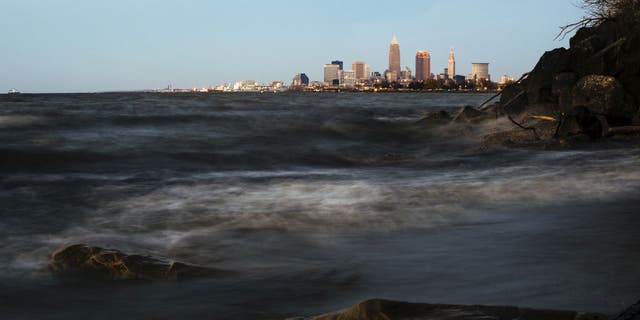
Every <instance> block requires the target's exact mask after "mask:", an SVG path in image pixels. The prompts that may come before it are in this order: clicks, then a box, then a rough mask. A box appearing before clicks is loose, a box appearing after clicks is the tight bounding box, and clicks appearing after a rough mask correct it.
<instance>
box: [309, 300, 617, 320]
mask: <svg viewBox="0 0 640 320" xmlns="http://www.w3.org/2000/svg"><path fill="white" fill-rule="evenodd" d="M298 319H309V320H369V319H370V320H413V319H425V320H426V319H430V320H480V319H482V320H513V319H518V320H606V319H607V317H606V316H604V315H602V314H597V313H580V312H576V311H561V310H537V309H530V308H517V307H491V306H463V305H447V304H427V303H409V302H398V301H389V300H367V301H364V302H361V303H359V304H357V305H355V306H353V307H351V308H348V309H344V310H341V311H338V312H334V313H329V314H325V315H320V316H316V317H310V318H298Z"/></svg>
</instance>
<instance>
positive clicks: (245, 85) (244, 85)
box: [233, 80, 258, 92]
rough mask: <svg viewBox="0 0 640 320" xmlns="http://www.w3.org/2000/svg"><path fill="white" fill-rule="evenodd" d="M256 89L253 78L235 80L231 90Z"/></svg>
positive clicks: (256, 83)
mask: <svg viewBox="0 0 640 320" xmlns="http://www.w3.org/2000/svg"><path fill="white" fill-rule="evenodd" d="M257 90H258V82H257V81H254V80H245V81H239V82H236V83H235V84H234V85H233V91H246V92H250V91H257Z"/></svg>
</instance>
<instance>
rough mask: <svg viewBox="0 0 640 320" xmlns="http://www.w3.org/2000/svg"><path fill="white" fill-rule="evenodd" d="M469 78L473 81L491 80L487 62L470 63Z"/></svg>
mask: <svg viewBox="0 0 640 320" xmlns="http://www.w3.org/2000/svg"><path fill="white" fill-rule="evenodd" d="M471 80H474V81H480V80H491V75H489V64H488V63H477V62H474V63H472V64H471Z"/></svg>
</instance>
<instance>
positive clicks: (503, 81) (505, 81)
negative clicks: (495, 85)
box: [500, 74, 516, 84]
mask: <svg viewBox="0 0 640 320" xmlns="http://www.w3.org/2000/svg"><path fill="white" fill-rule="evenodd" d="M515 81H516V79H514V78H512V77H510V76H508V75H506V74H505V75H503V76H502V77H500V84H509V83H512V82H515Z"/></svg>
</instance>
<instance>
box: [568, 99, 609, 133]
mask: <svg viewBox="0 0 640 320" xmlns="http://www.w3.org/2000/svg"><path fill="white" fill-rule="evenodd" d="M608 132H609V124H608V122H607V120H606V118H605V117H603V116H600V115H596V114H594V113H593V112H591V110H590V109H589V108H587V107H585V106H577V107H575V108H573V109H572V110H571V111H570V112H569V113H568V114H567V115H566V116H565V117H564V118H563V119H562V122H561V123H560V126H559V128H558V137H559V138H567V137H571V136H574V135H579V134H584V135H586V136H588V137H589V139H591V140H597V139H600V138H602V137H605V136H607V135H608Z"/></svg>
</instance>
